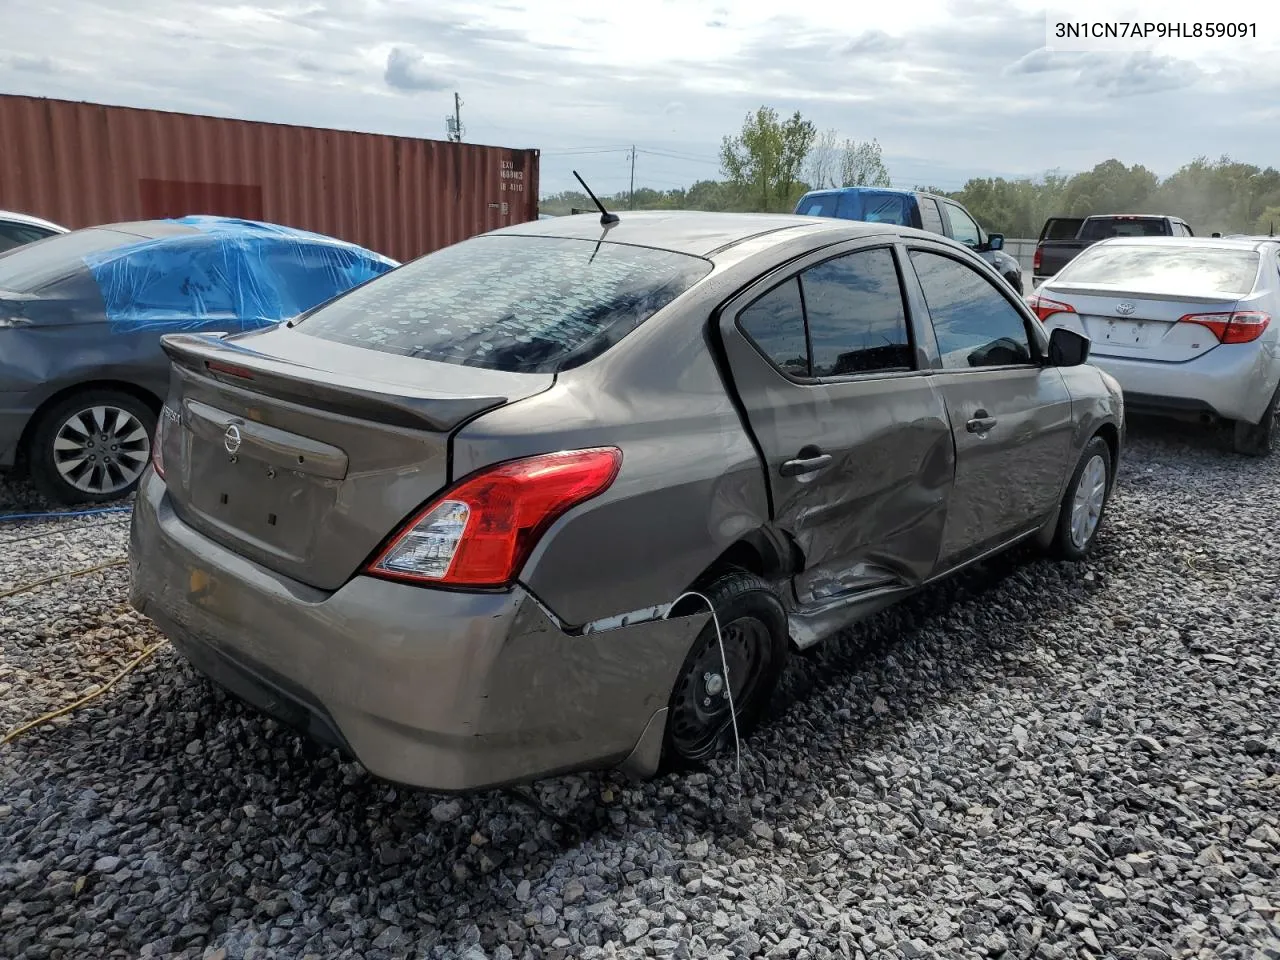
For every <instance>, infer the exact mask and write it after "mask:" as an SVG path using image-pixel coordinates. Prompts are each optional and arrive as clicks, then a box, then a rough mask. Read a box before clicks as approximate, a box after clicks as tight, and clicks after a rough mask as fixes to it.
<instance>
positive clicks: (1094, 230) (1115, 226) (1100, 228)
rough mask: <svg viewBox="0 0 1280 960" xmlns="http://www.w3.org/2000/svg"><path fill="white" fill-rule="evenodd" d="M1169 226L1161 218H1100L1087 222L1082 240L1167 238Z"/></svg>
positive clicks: (1081, 236) (1082, 231)
mask: <svg viewBox="0 0 1280 960" xmlns="http://www.w3.org/2000/svg"><path fill="white" fill-rule="evenodd" d="M1167 236H1169V225H1168V224H1167V223H1166V222H1165V221H1164V220H1163V219H1161V218H1159V217H1152V218H1149V219H1137V218H1134V217H1099V218H1098V219H1096V220H1087V221H1085V225H1084V227H1083V228H1082V229H1081V231H1080V239H1081V240H1105V239H1107V237H1167Z"/></svg>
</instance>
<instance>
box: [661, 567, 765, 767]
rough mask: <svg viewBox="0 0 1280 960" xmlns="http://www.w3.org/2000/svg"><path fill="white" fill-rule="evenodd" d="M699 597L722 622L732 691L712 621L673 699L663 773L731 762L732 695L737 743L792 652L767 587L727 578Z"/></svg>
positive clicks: (750, 579) (747, 577)
mask: <svg viewBox="0 0 1280 960" xmlns="http://www.w3.org/2000/svg"><path fill="white" fill-rule="evenodd" d="M702 592H703V593H704V594H705V595H706V597H707V599H708V600H710V601H711V603H712V605H713V607H714V609H715V611H716V616H717V617H718V618H719V622H720V629H721V631H722V633H723V640H724V659H725V660H727V661H728V666H729V683H730V684H731V685H732V686H731V688H727V687H726V685H725V678H724V663H723V661H722V659H721V652H720V643H719V642H718V640H717V636H716V624H715V620H714V619H711V620H708V621H707V623H706V624H705V625H704V626H703V628H702V629H701V630H700V631H698V636H697V637H696V638H695V639H694V641H693V645H692V646H691V647H690V648H689V653H688V655H687V656H686V657H685V660H684V663H683V664H682V665H681V667H680V673H679V675H678V676H677V678H676V683H675V688H674V689H673V690H672V692H671V700H670V702H669V704H668V712H667V728H666V731H665V733H664V735H663V747H662V769H663V770H665V771H676V770H688V769H697V768H700V767H703V766H705V765H706V764H707V763H709V762H710V761H712V760H714V759H715V758H717V757H719V756H724V755H728V754H731V753H732V752H733V750H734V736H733V723H732V718H731V716H730V711H729V702H730V700H729V697H728V696H727V694H728V693H729V692H730V690H731V692H732V694H733V698H732V702H733V706H734V711H733V712H734V713H735V714H736V715H737V721H738V724H737V726H738V737H739V738H740V739H745V738H746V737H747V735H748V734H749V733H750V732H751V731H752V730H753V729H754V728H755V726H756V725H757V724H758V723H759V722H760V718H761V717H762V716H763V715H764V711H765V708H766V707H767V706H768V704H769V700H770V698H771V697H772V696H773V692H774V690H775V689H776V688H777V686H778V680H779V679H780V678H781V677H782V671H783V668H784V667H785V666H786V661H787V654H788V652H789V649H790V648H789V643H788V635H787V613H786V610H784V609H783V606H782V602H781V601H780V600H779V599H778V597H777V594H775V593H774V592H773V590H772V589H770V587H769V585H768V584H767V583H766V582H765V581H764V580H762V579H760V578H759V577H757V576H755V575H754V574H750V573H732V574H728V575H726V576H723V577H721V578H720V579H718V580H716V581H715V582H714V583H712V584H711V586H710V587H708V588H706V589H705V590H703V591H702ZM702 608H703V609H705V608H706V607H705V604H703V605H702Z"/></svg>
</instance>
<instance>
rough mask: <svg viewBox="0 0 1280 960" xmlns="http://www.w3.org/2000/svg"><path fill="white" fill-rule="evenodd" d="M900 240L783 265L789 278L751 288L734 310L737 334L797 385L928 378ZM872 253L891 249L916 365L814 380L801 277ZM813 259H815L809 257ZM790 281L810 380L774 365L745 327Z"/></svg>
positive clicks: (878, 241) (862, 245) (865, 244)
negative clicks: (797, 294)
mask: <svg viewBox="0 0 1280 960" xmlns="http://www.w3.org/2000/svg"><path fill="white" fill-rule="evenodd" d="M899 241H900V238H899V237H897V236H896V235H895V236H893V237H891V238H889V239H884V238H880V237H877V238H875V240H871V241H869V242H859V243H858V245H857V246H854V247H851V248H846V249H843V250H840V251H838V252H835V253H831V252H829V249H830V248H823V249H822V250H819V251H813V252H812V254H811V255H805V256H802V257H800V258H799V259H797V260H794V261H792V262H791V263H788V264H784V265H782V266H781V267H780V268H779V269H780V270H785V271H787V273H786V276H783V277H781V278H778V279H774V280H773V282H771V283H769V285H768V286H767V287H766V288H765V289H764V290H762V291H761V292H760V293H755V292H754V289H753V288H754V286H755V284H753V285H752V286H751V287H748V288H747V292H748V293H749V294H750V296H751V299H750V300H748V301H747V302H746V303H744V304H743V305H742V306H740V307H739V306H733V307H732V313H733V327H734V329H735V330H736V331H737V332H738V335H739V336H741V337H742V338H743V340H745V341H746V342H747V343H748V344H749V345H750V346H751V348H752V349H753V350H755V352H756V353H757V354H759V355H760V357H761V359H763V360H764V362H765V363H767V364H768V365H769V366H770V367H771V368H772V369H773V371H774V372H775V373H777V374H778V375H779V376H780V377H783V378H785V379H786V380H787V381H788V382H790V383H793V384H795V385H796V386H803V387H814V386H820V385H824V384H839V383H851V382H852V383H856V382H860V381H863V380H890V379H900V378H902V377H918V376H927V375H929V374H931V373H933V370H932V369H931V368H930V367H927V366H922V365H921V359H922V358H921V356H920V345H919V342H918V340H919V338H918V336H917V330H916V324H915V317H914V315H913V306H912V302H911V297H910V296H909V295H908V290H907V278H906V275H905V270H904V265H903V263H902V259H901V257H900V255H899V245H900V243H899ZM871 250H888V251H889V256H890V257H891V258H892V259H893V268H894V272H895V273H896V274H897V277H898V293H899V295H900V297H901V299H902V315H903V319H904V320H905V321H906V330H907V347H908V348H909V349H910V351H911V354H912V358H913V361H912V362H913V363H914V364H915V366H913V367H912V368H911V369H910V370H901V369H886V370H867V371H863V372H860V373H848V374H844V375H842V376H838V377H815V376H813V337H812V335H811V334H810V332H809V305H808V303H807V301H806V300H805V295H804V281H803V279H802V278H801V275H802V274H803V273H804V272H805V271H807V270H812V269H813V268H814V267H819V266H822V265H823V264H825V263H829V262H831V261H832V260H838V259H840V258H841V257H846V256H851V255H853V254H856V253H865V252H868V251H871ZM823 254H825V255H823ZM811 256H812V259H811V258H810V257H811ZM797 264H802V265H797ZM771 276H772V275H771V274H765V275H764V276H762V277H759V278H758V279H757V281H756V283H760V282H761V281H765V280H769V279H771ZM788 282H795V284H796V287H797V288H798V289H799V291H800V307H801V316H802V317H803V320H804V339H805V346H806V348H807V350H808V353H809V357H808V360H809V376H807V377H796V376H794V375H792V374H790V373H787V372H786V371H785V370H783V369H782V368H781V367H779V366H778V365H777V364H776V363H775V362H774V360H773V358H772V357H771V356H769V355H768V354H767V353H766V352H765V351H764V349H763V348H762V347H761V346H760V344H758V343H756V341H755V338H754V337H752V336H751V335H750V334H749V333H747V331H746V330H745V329H744V328H743V326H742V315H743V314H744V313H746V312H747V311H748V310H750V309H751V308H752V307H753V306H755V304H756V303H758V302H759V301H760V300H763V299H764V298H765V297H767V296H768V295H769V294H771V293H773V291H775V290H777V289H778V288H779V287H781V286H782V285H783V284H785V283H788ZM917 282H918V281H917Z"/></svg>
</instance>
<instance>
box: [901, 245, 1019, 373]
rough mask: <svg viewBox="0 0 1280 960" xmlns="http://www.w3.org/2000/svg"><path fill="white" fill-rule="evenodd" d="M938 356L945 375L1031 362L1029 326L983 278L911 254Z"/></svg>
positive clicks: (943, 260) (953, 263) (951, 263)
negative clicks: (934, 337)
mask: <svg viewBox="0 0 1280 960" xmlns="http://www.w3.org/2000/svg"><path fill="white" fill-rule="evenodd" d="M911 263H912V265H913V266H914V267H915V270H916V275H917V276H918V277H919V278H920V286H921V288H922V289H923V290H924V299H925V303H926V305H927V306H928V308H929V317H930V319H931V320H932V321H933V330H934V333H935V334H936V335H937V338H938V352H939V353H940V354H941V355H942V366H943V367H944V368H945V369H947V370H967V369H970V368H973V367H1003V366H1016V365H1019V364H1025V363H1030V362H1031V344H1030V340H1029V338H1028V336H1027V325H1026V323H1025V322H1024V321H1023V318H1022V314H1020V313H1019V312H1018V311H1017V310H1016V309H1014V307H1013V305H1012V304H1011V303H1009V301H1008V300H1006V299H1005V298H1004V296H1002V295H1001V293H1000V291H998V290H997V289H996V288H995V287H994V286H993V285H992V284H991V283H990V282H989V281H988V280H987V278H986V277H984V276H983V275H982V274H980V273H979V272H978V271H977V270H975V269H973V268H972V267H969V266H966V265H965V264H963V263H961V262H960V261H959V260H953V259H952V258H951V257H944V256H942V255H941V254H937V253H929V252H927V251H924V250H912V251H911Z"/></svg>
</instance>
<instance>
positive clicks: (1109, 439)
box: [1094, 423, 1120, 471]
mask: <svg viewBox="0 0 1280 960" xmlns="http://www.w3.org/2000/svg"><path fill="white" fill-rule="evenodd" d="M1094 436H1095V437H1101V438H1102V439H1103V440H1105V441H1106V444H1107V449H1108V450H1110V451H1111V469H1112V470H1113V471H1114V470H1115V468H1116V466H1117V465H1118V464H1119V462H1120V431H1119V430H1117V429H1116V425H1115V424H1114V423H1104V424H1103V425H1102V426H1100V427H1099V428H1098V432H1097V433H1095V434H1094Z"/></svg>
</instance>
